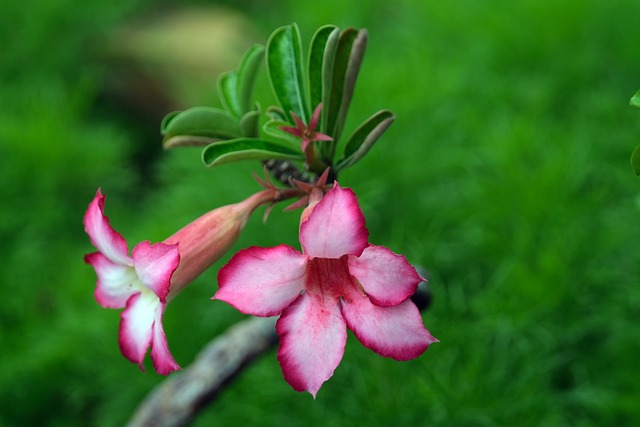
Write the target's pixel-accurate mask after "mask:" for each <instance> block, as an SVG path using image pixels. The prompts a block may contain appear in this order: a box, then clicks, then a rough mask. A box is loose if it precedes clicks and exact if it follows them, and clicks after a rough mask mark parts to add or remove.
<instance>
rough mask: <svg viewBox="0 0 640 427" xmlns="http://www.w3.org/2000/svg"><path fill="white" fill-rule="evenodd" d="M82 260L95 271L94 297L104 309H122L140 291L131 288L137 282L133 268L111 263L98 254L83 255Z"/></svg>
mask: <svg viewBox="0 0 640 427" xmlns="http://www.w3.org/2000/svg"><path fill="white" fill-rule="evenodd" d="M84 260H85V262H86V263H87V264H90V265H91V266H92V267H93V268H94V270H95V271H96V275H97V276H98V280H97V282H96V290H95V292H94V296H95V298H96V301H98V304H100V305H101V306H103V307H104V308H123V307H125V306H126V304H127V300H128V299H129V298H130V297H131V296H132V295H133V294H134V293H137V292H139V291H140V290H139V289H136V288H135V287H133V286H132V283H134V282H135V281H136V280H137V277H136V272H135V270H134V269H133V267H130V266H127V265H122V264H116V263H113V262H111V261H110V260H109V259H108V258H107V257H106V256H104V255H102V254H101V253H100V252H93V253H90V254H88V255H85V257H84Z"/></svg>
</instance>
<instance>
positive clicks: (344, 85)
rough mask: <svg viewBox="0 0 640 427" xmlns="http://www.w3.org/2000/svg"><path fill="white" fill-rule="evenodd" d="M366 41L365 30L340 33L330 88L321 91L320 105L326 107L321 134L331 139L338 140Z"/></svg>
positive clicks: (350, 30)
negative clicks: (322, 92)
mask: <svg viewBox="0 0 640 427" xmlns="http://www.w3.org/2000/svg"><path fill="white" fill-rule="evenodd" d="M366 44H367V31H366V30H356V29H355V28H347V29H345V30H344V31H343V32H342V34H340V39H339V42H338V48H337V51H336V54H335V60H334V63H333V75H332V77H331V90H330V91H329V92H325V93H324V94H323V101H324V102H323V108H325V109H326V111H325V116H324V117H325V118H326V123H325V126H324V127H323V133H326V134H327V135H330V136H332V137H333V139H334V140H335V141H338V140H339V139H340V134H341V133H342V129H343V127H344V122H345V120H346V118H347V112H348V111H349V104H350V103H351V98H352V96H353V91H354V89H355V84H356V79H357V78H358V73H359V71H360V65H361V64H362V58H363V57H364V51H365V47H366ZM327 78H328V77H327Z"/></svg>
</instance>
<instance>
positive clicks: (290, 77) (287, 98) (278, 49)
mask: <svg viewBox="0 0 640 427" xmlns="http://www.w3.org/2000/svg"><path fill="white" fill-rule="evenodd" d="M301 56H302V50H301V43H300V30H299V29H298V26H297V25H296V24H292V25H286V26H284V27H280V28H278V29H277V30H276V31H274V32H273V34H271V37H270V38H269V41H268V42H267V75H268V76H269V81H270V82H271V87H272V88H273V91H274V93H275V94H276V98H278V102H279V103H280V105H281V106H282V109H283V110H284V112H285V114H287V115H290V112H291V111H293V112H294V113H295V114H297V115H298V116H299V117H300V118H301V119H302V121H303V122H305V123H308V118H309V112H308V109H307V108H308V107H307V102H306V98H305V90H304V81H303V77H302V58H301ZM291 121H292V122H293V119H291Z"/></svg>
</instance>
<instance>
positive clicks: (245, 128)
mask: <svg viewBox="0 0 640 427" xmlns="http://www.w3.org/2000/svg"><path fill="white" fill-rule="evenodd" d="M259 119H260V111H259V110H257V109H256V110H254V111H249V112H248V113H245V115H244V116H242V118H241V119H240V130H241V131H242V135H243V136H249V137H256V136H258V135H259V131H258V120H259Z"/></svg>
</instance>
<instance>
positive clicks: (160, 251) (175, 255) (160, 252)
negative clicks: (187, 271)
mask: <svg viewBox="0 0 640 427" xmlns="http://www.w3.org/2000/svg"><path fill="white" fill-rule="evenodd" d="M132 255H133V262H134V266H135V268H136V273H137V275H138V277H139V278H140V281H141V282H142V284H143V285H144V286H146V287H147V288H149V289H151V290H152V291H153V292H155V294H156V295H157V296H158V298H159V299H160V301H162V302H165V301H166V298H167V295H168V294H169V290H170V288H171V275H172V274H173V272H174V271H175V270H176V268H178V264H179V263H180V253H179V252H178V245H177V244H174V245H167V244H164V243H156V244H154V245H152V244H151V243H149V242H148V241H144V242H140V243H138V244H137V245H136V247H135V248H133V252H132Z"/></svg>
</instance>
